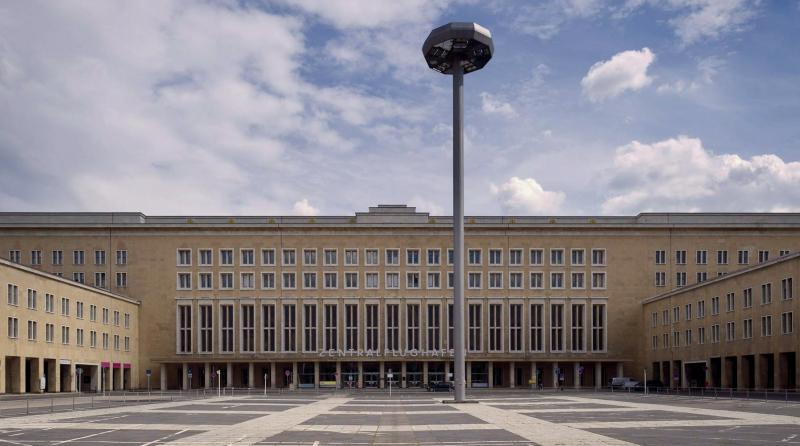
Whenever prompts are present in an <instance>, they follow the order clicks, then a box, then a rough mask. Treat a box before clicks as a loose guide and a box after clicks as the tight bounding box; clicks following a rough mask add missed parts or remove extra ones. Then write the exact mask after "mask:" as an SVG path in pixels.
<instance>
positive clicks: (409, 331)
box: [406, 304, 419, 351]
mask: <svg viewBox="0 0 800 446" xmlns="http://www.w3.org/2000/svg"><path fill="white" fill-rule="evenodd" d="M416 350H419V304H407V305H406V351H416Z"/></svg>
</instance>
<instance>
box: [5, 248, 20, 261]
mask: <svg viewBox="0 0 800 446" xmlns="http://www.w3.org/2000/svg"><path fill="white" fill-rule="evenodd" d="M8 260H9V261H11V262H14V263H22V256H21V254H20V252H19V250H17V249H12V250H10V251H8Z"/></svg>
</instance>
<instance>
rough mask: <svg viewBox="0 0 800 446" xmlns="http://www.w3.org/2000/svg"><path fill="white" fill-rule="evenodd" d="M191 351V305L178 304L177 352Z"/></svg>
mask: <svg viewBox="0 0 800 446" xmlns="http://www.w3.org/2000/svg"><path fill="white" fill-rule="evenodd" d="M191 352H192V307H191V306H189V305H178V353H191Z"/></svg>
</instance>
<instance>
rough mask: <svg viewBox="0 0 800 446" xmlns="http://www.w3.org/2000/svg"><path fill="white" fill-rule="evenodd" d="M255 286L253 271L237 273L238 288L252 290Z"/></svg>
mask: <svg viewBox="0 0 800 446" xmlns="http://www.w3.org/2000/svg"><path fill="white" fill-rule="evenodd" d="M255 287H256V275H255V274H254V273H241V274H240V275H239V288H240V289H242V290H252V289H255Z"/></svg>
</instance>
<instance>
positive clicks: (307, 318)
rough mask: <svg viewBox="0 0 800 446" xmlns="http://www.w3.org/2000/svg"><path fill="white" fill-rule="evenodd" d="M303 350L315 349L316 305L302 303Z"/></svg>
mask: <svg viewBox="0 0 800 446" xmlns="http://www.w3.org/2000/svg"><path fill="white" fill-rule="evenodd" d="M303 351H304V352H315V351H317V305H316V304H305V305H303Z"/></svg>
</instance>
